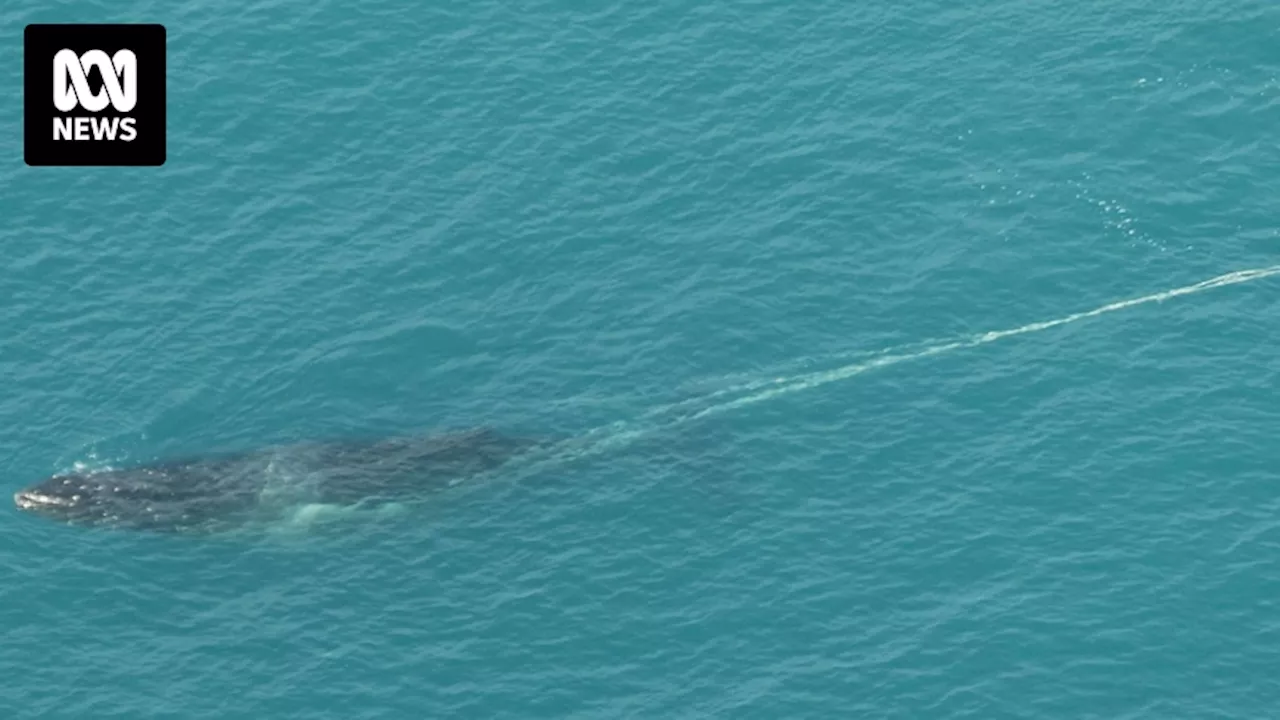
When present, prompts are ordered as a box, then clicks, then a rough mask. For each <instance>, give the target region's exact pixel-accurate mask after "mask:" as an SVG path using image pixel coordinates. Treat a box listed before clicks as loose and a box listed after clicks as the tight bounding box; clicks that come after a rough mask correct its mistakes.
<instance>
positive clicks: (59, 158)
mask: <svg viewBox="0 0 1280 720" xmlns="http://www.w3.org/2000/svg"><path fill="white" fill-rule="evenodd" d="M165 40H166V35H165V28H164V26H163V25H157V24H138V25H28V26H27V27H26V32H25V34H24V37H23V155H24V159H25V160H26V163H27V165H32V166H50V165H63V166H89V165H99V166H101V165H122V166H148V165H149V166H155V165H163V164H164V161H165V154H166V150H165V110H166V105H167V100H166V97H165V88H166V83H165V70H166V67H165V62H166V57H165V54H166V53H165ZM63 49H70V50H73V51H74V52H75V53H76V54H77V55H81V54H83V53H85V52H88V51H89V50H101V51H103V52H105V53H106V54H107V55H108V56H112V55H114V54H115V53H116V52H117V51H119V50H122V49H128V50H132V51H133V53H134V55H135V56H136V57H137V67H138V75H137V78H138V103H137V105H135V106H134V108H133V110H132V111H130V112H128V113H119V112H116V110H115V108H113V107H111V106H110V105H108V106H107V107H106V109H104V110H102V111H100V112H97V113H89V112H86V111H85V110H84V109H83V108H80V107H77V108H76V109H75V110H73V111H71V112H68V113H63V112H59V111H58V109H57V107H55V106H54V104H53V57H54V55H56V54H57V53H58V51H60V50H63ZM91 84H92V83H91ZM84 116H90V117H100V118H108V119H109V118H112V117H132V118H134V121H135V127H136V129H137V137H136V138H134V139H133V140H131V141H128V142H126V141H123V140H119V139H117V140H113V141H109V140H96V141H95V140H81V141H76V140H54V139H53V124H54V118H58V117H84Z"/></svg>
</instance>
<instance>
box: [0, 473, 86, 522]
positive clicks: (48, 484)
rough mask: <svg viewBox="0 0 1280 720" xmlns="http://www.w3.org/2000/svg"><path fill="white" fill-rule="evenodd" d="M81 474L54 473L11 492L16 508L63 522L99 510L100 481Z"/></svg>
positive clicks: (77, 520)
mask: <svg viewBox="0 0 1280 720" xmlns="http://www.w3.org/2000/svg"><path fill="white" fill-rule="evenodd" d="M91 477H92V476H90V475H83V474H74V475H55V476H53V477H51V478H49V479H47V480H44V481H43V482H40V483H37V484H35V485H32V486H30V487H27V488H23V489H22V490H19V491H18V492H16V493H14V496H13V502H14V504H15V505H17V506H18V509H19V510H23V511H26V512H29V513H33V514H35V515H41V516H43V517H47V518H49V519H52V520H60V521H63V522H70V523H76V522H84V521H86V520H88V519H90V518H92V517H94V516H95V515H101V514H102V513H103V508H102V502H101V498H100V495H101V485H100V483H98V482H95V481H92V480H90V478H91Z"/></svg>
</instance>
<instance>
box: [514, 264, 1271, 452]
mask: <svg viewBox="0 0 1280 720" xmlns="http://www.w3.org/2000/svg"><path fill="white" fill-rule="evenodd" d="M1275 275H1280V265H1273V266H1271V267H1265V268H1255V269H1250V270H1238V271H1236V272H1230V273H1226V274H1225V275H1219V276H1217V277H1214V278H1210V279H1208V280H1204V281H1201V282H1198V283H1195V284H1193V285H1187V286H1184V287H1179V288H1174V289H1172V290H1164V291H1162V292H1158V293H1152V294H1150V295H1143V296H1142V297H1138V298H1133V299H1130V300H1121V301H1119V302H1113V303H1109V304H1107V305H1103V306H1101V307H1098V308H1094V309H1093V310H1086V311H1083V312H1078V313H1072V314H1071V315H1066V316H1063V317H1060V318H1057V319H1054V320H1045V321H1042V322H1035V323H1029V324H1027V325H1022V326H1020V327H1016V328H1011V329H1008V330H995V331H991V332H985V333H979V334H976V335H970V336H967V337H961V338H957V339H954V340H950V341H937V342H935V343H933V344H926V345H925V346H924V347H923V348H922V349H920V350H916V351H912V352H906V353H898V354H879V356H878V357H875V358H874V359H872V360H867V361H864V362H857V363H850V364H846V365H841V366H840V367H836V368H833V369H830V370H823V371H818V372H811V373H803V374H797V375H791V376H789V377H778V378H773V379H768V380H759V381H755V382H750V383H742V384H740V385H736V386H734V387H732V388H726V389H725V390H721V391H717V392H714V393H711V394H710V395H706V396H703V397H701V398H693V399H690V400H684V401H680V402H677V403H672V404H670V405H666V406H663V407H660V408H656V409H654V410H651V411H649V412H647V413H645V414H643V415H641V416H640V417H639V418H637V420H645V419H650V418H653V417H657V416H660V415H662V414H667V413H671V412H673V411H676V410H679V409H681V408H683V407H687V406H689V405H691V404H694V403H702V404H704V405H706V406H705V407H703V408H702V409H701V410H697V411H695V412H690V413H687V414H684V415H679V416H676V417H674V418H669V419H666V420H663V421H660V422H657V423H651V424H647V425H641V426H639V427H636V428H634V429H627V426H628V425H629V424H630V423H627V422H625V421H619V422H616V423H612V424H610V425H606V426H603V427H599V428H596V429H594V430H592V431H590V432H588V433H586V434H584V435H582V436H579V437H577V438H574V439H572V440H569V441H566V442H565V443H564V444H562V445H560V446H559V447H558V448H557V449H556V451H554V452H553V453H552V457H549V458H547V459H548V460H549V461H568V460H573V459H577V458H580V457H585V456H589V455H595V454H597V453H599V452H601V451H604V450H607V449H610V448H615V447H618V446H619V445H625V444H627V443H630V442H632V441H634V440H637V439H639V438H641V437H643V436H644V435H648V434H650V433H653V432H657V431H659V430H666V429H670V428H673V427H676V426H679V425H683V424H686V423H689V422H693V421H696V420H700V419H702V418H705V417H709V416H712V415H719V414H721V413H725V412H729V411H730V410H736V409H738V408H741V407H745V406H747V405H754V404H756V403H760V402H764V401H766V400H771V399H773V398H776V397H780V396H783V395H790V394H791V393H795V392H800V391H802V390H810V389H813V388H817V387H821V386H823V385H828V384H830V383H833V382H839V381H841V380H847V379H849V378H851V377H854V376H857V375H861V374H862V373H865V372H869V371H871V370H876V369H879V368H884V367H888V366H891V365H897V364H899V363H903V362H907V361H909V360H922V359H925V358H928V357H933V356H935V355H942V354H944V353H949V352H952V351H954V350H961V349H965V348H971V347H977V346H979V345H986V344H987V343H992V342H995V341H997V340H1004V339H1006V338H1011V337H1016V336H1019V335H1027V334H1030V333H1035V332H1041V331H1044V330H1050V329H1053V328H1056V327H1061V326H1063V325H1069V324H1071V323H1075V322H1079V321H1081V320H1087V319H1089V318H1095V317H1099V316H1101V315H1106V314H1108V313H1113V312H1119V311H1121V310H1127V309H1129V308H1133V307H1137V306H1139V305H1146V304H1149V303H1158V302H1164V301H1165V300H1170V299H1173V298H1177V297H1182V296H1184V295H1194V294H1196V293H1200V292H1204V291H1205V290H1212V289H1214V288H1220V287H1226V286H1228V285H1239V284H1241V283H1246V282H1253V281H1254V280H1261V279H1264V278H1268V277H1272V276H1275ZM908 347H911V346H908ZM915 347H919V344H917V345H915ZM892 351H893V349H890V350H888V351H885V352H889V353H892ZM872 354H873V355H876V353H872ZM845 357H847V355H845ZM735 390H737V391H744V392H748V393H749V394H747V395H742V396H740V397H737V398H735V399H733V400H728V401H725V402H716V401H717V400H718V399H719V398H721V397H724V396H725V395H727V394H730V393H732V392H733V391H735ZM752 391H754V392H752ZM707 403H710V404H707ZM539 465H541V463H539Z"/></svg>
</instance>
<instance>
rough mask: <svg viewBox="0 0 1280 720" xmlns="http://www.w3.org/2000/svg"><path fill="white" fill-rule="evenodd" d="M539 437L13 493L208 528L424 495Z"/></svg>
mask: <svg viewBox="0 0 1280 720" xmlns="http://www.w3.org/2000/svg"><path fill="white" fill-rule="evenodd" d="M544 445H545V441H543V440H539V439H533V438H526V437H521V436H516V435H508V434H504V433H502V432H499V431H498V430H496V429H494V428H491V427H477V428H468V429H465V430H458V431H450V432H443V433H438V434H428V435H411V436H402V437H387V438H377V439H354V440H352V439H346V440H339V441H312V442H302V443H295V444H289V445H278V446H273V447H265V448H258V449H253V450H248V451H243V452H238V453H229V454H223V455H208V456H197V457H191V458H184V459H172V460H163V461H159V462H154V463H147V464H140V465H135V466H131V467H124V468H110V469H101V470H91V471H84V472H80V471H76V472H68V473H59V474H55V475H53V476H51V477H48V478H46V479H44V480H42V481H40V482H38V483H35V484H33V485H30V486H28V487H25V488H23V489H21V490H19V491H18V492H16V493H15V494H14V496H13V500H14V504H15V505H16V506H17V508H18V509H19V510H21V511H23V512H25V513H30V514H32V515H36V516H40V517H43V518H46V519H49V520H54V521H58V522H61V523H64V524H67V525H75V526H88V527H106V528H111V529H123V530H140V531H151V532H160V533H215V532H219V531H226V530H230V529H233V528H242V527H245V526H247V525H251V524H253V523H254V522H270V521H272V520H277V519H279V518H282V517H285V516H287V515H288V514H289V513H290V512H295V511H297V510H298V509H299V508H302V507H307V506H346V507H358V506H377V505H385V504H389V503H399V502H404V501H408V500H415V499H421V498H423V497H425V496H427V495H429V494H430V493H433V492H438V491H441V490H444V489H447V488H450V487H453V486H454V485H457V484H458V483H460V482H462V481H464V480H467V479H469V478H473V477H476V476H477V475H480V474H482V473H486V472H489V471H493V470H496V469H498V468H500V467H502V466H503V465H505V464H506V463H508V462H509V461H511V460H513V459H514V458H516V457H518V456H520V455H523V454H525V453H528V452H530V451H531V450H533V449H535V448H538V447H541V446H544Z"/></svg>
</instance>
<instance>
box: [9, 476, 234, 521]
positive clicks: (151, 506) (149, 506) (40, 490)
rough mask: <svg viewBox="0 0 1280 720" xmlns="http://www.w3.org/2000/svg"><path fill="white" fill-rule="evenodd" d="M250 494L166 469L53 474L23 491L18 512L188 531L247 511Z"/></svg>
mask: <svg viewBox="0 0 1280 720" xmlns="http://www.w3.org/2000/svg"><path fill="white" fill-rule="evenodd" d="M254 497H255V496H254V495H253V493H251V492H236V491H235V489H234V488H231V489H229V488H227V487H226V486H225V485H222V484H219V483H217V482H213V481H211V480H209V479H208V478H206V477H196V476H192V475H190V474H182V473H176V472H173V471H170V470H167V469H155V468H134V469H126V470H99V471H94V472H84V473H79V472H77V473H67V474H60V475H54V476H53V477H50V478H48V479H46V480H43V481H41V482H39V483H36V484H34V485H31V486H29V487H26V488H23V489H22V490H19V491H18V492H17V493H15V494H14V496H13V502H14V504H15V505H17V506H18V509H19V510H22V511H24V512H28V513H31V514H33V515H37V516H40V517H44V518H46V519H49V520H54V521H59V522H63V523H68V524H71V525H96V526H105V527H115V528H133V529H150V530H172V531H185V530H188V529H190V528H191V527H195V526H198V525H200V524H201V523H203V522H204V521H205V520H206V519H207V518H208V516H209V515H211V514H214V515H216V514H218V513H222V512H226V511H228V510H231V509H235V508H238V507H243V506H245V505H247V504H249V503H251V502H252V500H253V498H254Z"/></svg>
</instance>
